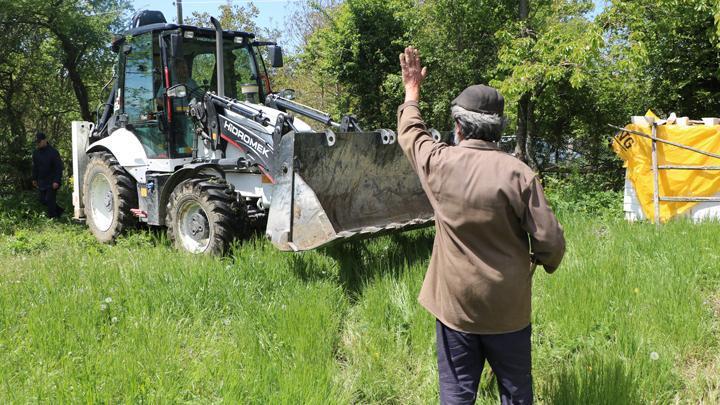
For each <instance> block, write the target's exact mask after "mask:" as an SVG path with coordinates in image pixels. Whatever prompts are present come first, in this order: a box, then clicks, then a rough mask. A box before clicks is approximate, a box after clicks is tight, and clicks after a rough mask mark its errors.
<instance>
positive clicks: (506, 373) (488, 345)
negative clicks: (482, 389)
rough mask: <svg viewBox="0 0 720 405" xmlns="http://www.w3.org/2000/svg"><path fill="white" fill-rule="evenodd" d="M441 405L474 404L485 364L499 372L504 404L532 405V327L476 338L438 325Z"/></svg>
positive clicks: (436, 330) (436, 328)
mask: <svg viewBox="0 0 720 405" xmlns="http://www.w3.org/2000/svg"><path fill="white" fill-rule="evenodd" d="M435 332H436V334H437V352H438V371H439V372H440V403H441V404H443V405H445V404H474V403H475V398H476V396H477V390H478V384H479V383H480V374H482V370H483V366H484V365H485V360H487V361H488V363H490V367H492V370H493V371H494V372H495V375H496V376H497V381H498V388H499V389H500V401H501V403H502V404H503V405H505V404H532V403H533V389H532V374H531V371H530V370H531V366H532V362H531V357H530V335H531V327H530V325H528V326H527V327H526V328H525V329H522V330H520V331H517V332H511V333H503V334H498V335H475V334H472V333H464V332H459V331H456V330H453V329H450V328H448V327H447V326H445V325H444V324H443V323H442V322H440V321H437V322H436V326H435Z"/></svg>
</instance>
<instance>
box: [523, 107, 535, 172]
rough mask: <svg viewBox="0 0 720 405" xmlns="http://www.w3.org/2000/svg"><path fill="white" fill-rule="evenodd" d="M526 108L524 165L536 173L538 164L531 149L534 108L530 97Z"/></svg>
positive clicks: (533, 135)
mask: <svg viewBox="0 0 720 405" xmlns="http://www.w3.org/2000/svg"><path fill="white" fill-rule="evenodd" d="M526 108H527V111H526V115H525V117H526V123H525V129H526V130H527V133H526V135H525V163H527V164H528V166H530V167H531V168H532V169H533V170H535V171H538V164H537V161H536V160H535V148H534V147H533V141H534V138H535V109H534V108H535V106H533V102H532V98H531V97H528V102H527V106H526Z"/></svg>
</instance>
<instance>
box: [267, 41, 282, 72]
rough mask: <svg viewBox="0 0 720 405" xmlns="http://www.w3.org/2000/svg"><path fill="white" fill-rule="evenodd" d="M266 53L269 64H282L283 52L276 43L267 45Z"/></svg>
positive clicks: (280, 65) (277, 66) (276, 65)
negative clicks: (268, 57)
mask: <svg viewBox="0 0 720 405" xmlns="http://www.w3.org/2000/svg"><path fill="white" fill-rule="evenodd" d="M268 54H269V56H270V65H271V66H272V67H274V68H279V67H282V66H283V54H282V47H279V46H277V45H275V46H269V47H268Z"/></svg>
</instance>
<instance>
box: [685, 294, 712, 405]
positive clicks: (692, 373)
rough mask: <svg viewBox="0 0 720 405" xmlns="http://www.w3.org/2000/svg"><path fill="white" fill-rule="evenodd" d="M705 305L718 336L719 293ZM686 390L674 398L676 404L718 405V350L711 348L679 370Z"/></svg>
mask: <svg viewBox="0 0 720 405" xmlns="http://www.w3.org/2000/svg"><path fill="white" fill-rule="evenodd" d="M707 305H708V306H709V307H710V311H711V312H712V314H713V321H712V322H713V324H714V325H713V328H712V329H713V330H714V331H715V335H720V291H718V292H716V293H715V294H713V295H711V296H710V298H708V300H707ZM681 373H682V375H683V379H684V380H685V381H686V385H685V386H686V388H685V390H683V392H681V393H679V394H678V395H677V396H676V397H675V403H676V404H720V348H718V347H712V348H710V350H709V351H708V352H706V354H705V355H704V356H701V357H700V358H698V357H693V358H691V359H690V360H688V361H687V363H686V364H685V367H683V369H682V370H681Z"/></svg>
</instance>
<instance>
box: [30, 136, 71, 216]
mask: <svg viewBox="0 0 720 405" xmlns="http://www.w3.org/2000/svg"><path fill="white" fill-rule="evenodd" d="M35 141H36V142H37V149H35V151H34V152H33V155H32V161H33V167H32V178H33V186H35V187H37V188H38V190H40V202H41V203H42V204H43V205H45V206H46V207H47V216H48V218H57V217H59V216H60V215H62V213H63V211H65V210H64V209H63V208H62V207H60V206H58V205H57V203H56V201H55V198H56V195H57V191H58V189H59V188H60V185H61V184H62V172H63V162H62V159H61V158H60V154H59V153H58V151H57V150H56V149H55V148H53V147H52V146H50V144H48V141H47V137H46V136H45V134H44V133H42V132H38V133H37V134H36V135H35Z"/></svg>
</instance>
